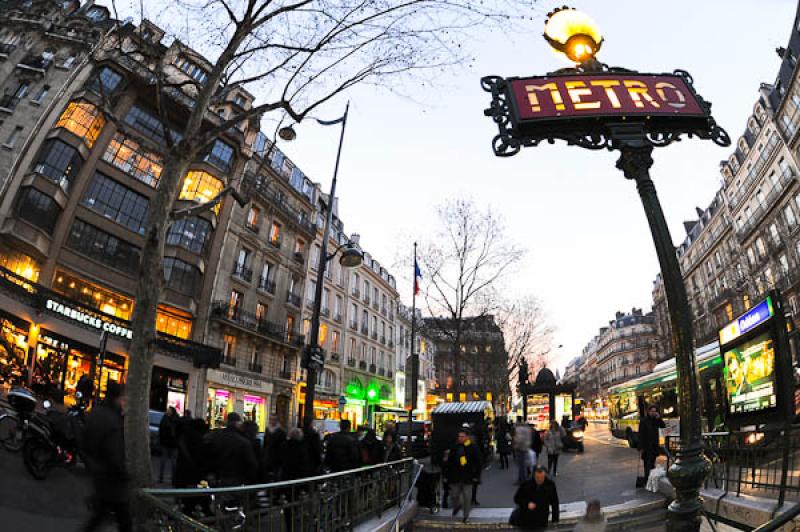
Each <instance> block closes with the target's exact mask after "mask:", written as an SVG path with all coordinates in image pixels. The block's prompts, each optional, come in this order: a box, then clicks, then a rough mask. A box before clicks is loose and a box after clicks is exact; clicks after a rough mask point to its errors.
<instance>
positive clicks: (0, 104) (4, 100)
mask: <svg viewBox="0 0 800 532" xmlns="http://www.w3.org/2000/svg"><path fill="white" fill-rule="evenodd" d="M19 102H20V98H17V97H16V96H14V95H13V94H4V95H3V96H0V108H3V109H8V110H9V111H11V110H13V109H14V108H15V107H17V105H19Z"/></svg>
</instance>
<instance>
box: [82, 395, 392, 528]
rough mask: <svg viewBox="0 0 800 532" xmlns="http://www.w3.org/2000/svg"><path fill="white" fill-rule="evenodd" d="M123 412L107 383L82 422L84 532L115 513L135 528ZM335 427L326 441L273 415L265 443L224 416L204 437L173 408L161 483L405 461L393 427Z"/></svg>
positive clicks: (243, 479)
mask: <svg viewBox="0 0 800 532" xmlns="http://www.w3.org/2000/svg"><path fill="white" fill-rule="evenodd" d="M125 405H126V397H125V393H124V387H123V386H121V385H119V384H117V383H115V382H112V381H109V383H108V387H107V390H106V397H105V400H104V401H103V402H102V403H100V404H98V405H97V406H96V407H95V408H94V409H93V410H92V411H91V412H90V413H89V414H88V416H87V418H86V426H85V431H84V437H83V454H84V456H85V460H86V464H87V469H88V471H89V473H90V475H91V477H92V480H93V488H94V490H93V491H94V494H93V497H92V501H91V510H92V515H91V518H90V520H89V522H88V523H87V524H86V526H85V528H84V530H86V531H92V530H97V529H99V528H100V527H101V526H102V523H103V522H104V521H105V520H106V519H108V518H109V517H111V515H112V514H113V516H114V518H115V519H116V521H117V524H118V526H119V530H120V531H121V532H127V531H129V530H131V527H132V523H131V516H130V508H129V505H130V496H131V493H130V476H129V472H128V471H127V469H126V462H125V445H124V429H123V412H124V409H125ZM339 428H340V430H339V432H336V433H333V434H329V435H328V436H327V437H326V438H325V439H324V441H323V440H321V438H320V436H319V434H318V433H317V431H316V430H314V429H313V428H291V429H289V430H287V429H286V428H285V427H283V426H281V424H280V422H279V420H278V418H277V416H271V417H270V419H269V424H268V425H267V427H266V429H267V430H266V431H265V433H264V437H263V443H262V442H261V441H260V440H259V437H258V436H259V431H258V425H257V424H256V423H255V422H253V421H251V420H243V419H242V417H241V416H240V415H239V414H237V413H235V412H231V413H229V414H228V415H227V419H226V425H225V427H224V428H220V429H215V430H209V427H208V425H207V424H206V422H205V420H203V419H198V418H193V417H191V413H190V412H188V411H186V412H185V413H184V415H183V416H181V415H179V414H178V412H177V411H176V410H175V409H174V408H172V407H170V408H168V409H167V412H166V413H165V414H164V417H163V418H162V420H161V422H160V424H159V428H158V442H159V450H160V453H161V460H160V465H159V468H158V473H159V475H158V477H159V478H158V480H159V483H163V482H164V481H165V478H166V475H165V473H168V474H169V475H168V476H169V480H170V481H171V483H172V485H173V486H174V487H176V488H196V487H198V486H199V485H208V486H211V487H227V486H241V485H245V484H261V483H269V482H278V481H287V480H297V479H302V478H308V477H312V476H316V475H321V474H324V473H328V472H339V471H347V470H350V469H357V468H360V467H362V466H369V465H377V464H382V463H385V462H391V461H396V460H399V459H401V458H402V451H401V449H400V446H399V445H398V442H397V433H396V428H395V426H394V424H392V423H387V425H386V427H385V432H384V434H383V438H382V439H379V438H378V436H377V434H376V432H375V430H374V429H372V428H369V427H366V426H364V427H359V428H358V430H357V431H356V432H351V425H350V421H349V420H342V421H341V422H340V423H339ZM182 505H183V508H182V509H183V511H184V512H185V513H187V514H194V513H196V512H198V511H200V512H206V513H208V512H209V507H208V505H209V500H208V498H207V497H203V496H199V497H187V498H185V499H184V500H183V501H182Z"/></svg>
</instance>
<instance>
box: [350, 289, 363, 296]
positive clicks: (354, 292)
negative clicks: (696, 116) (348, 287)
mask: <svg viewBox="0 0 800 532" xmlns="http://www.w3.org/2000/svg"><path fill="white" fill-rule="evenodd" d="M350 293H351V294H352V295H353V297H355V298H359V297H361V292H359V291H358V288H353V290H352V291H351V292H350Z"/></svg>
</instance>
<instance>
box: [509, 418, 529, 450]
mask: <svg viewBox="0 0 800 532" xmlns="http://www.w3.org/2000/svg"><path fill="white" fill-rule="evenodd" d="M513 445H514V450H515V451H517V452H527V451H528V449H530V448H531V428H530V427H529V426H527V425H518V426H517V427H516V428H515V429H514V441H513Z"/></svg>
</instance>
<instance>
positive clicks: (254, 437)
mask: <svg viewBox="0 0 800 532" xmlns="http://www.w3.org/2000/svg"><path fill="white" fill-rule="evenodd" d="M241 431H242V436H244V437H245V439H246V440H247V441H248V442H250V446H251V447H252V448H253V453H254V454H255V456H256V461H257V462H259V460H258V457H259V456H261V452H262V450H261V442H260V441H259V440H258V423H256V422H255V421H253V420H252V419H248V420H246V421H245V422H244V423H242V427H241ZM262 477H263V474H262V469H261V464H260V463H259V468H258V471H256V480H258V479H259V478H262Z"/></svg>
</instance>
